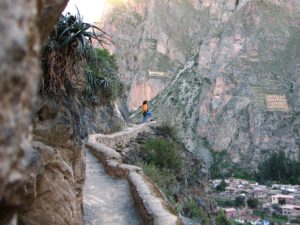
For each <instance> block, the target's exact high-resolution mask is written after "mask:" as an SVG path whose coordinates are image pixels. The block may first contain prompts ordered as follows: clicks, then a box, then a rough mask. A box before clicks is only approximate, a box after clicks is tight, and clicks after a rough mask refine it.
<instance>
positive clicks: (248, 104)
mask: <svg viewBox="0 0 300 225" xmlns="http://www.w3.org/2000/svg"><path fill="white" fill-rule="evenodd" d="M116 2H118V3H119V4H115V5H114V6H109V7H110V8H109V10H107V13H108V14H109V16H108V17H107V18H108V19H107V20H106V21H105V23H104V24H105V25H106V27H110V34H111V35H112V37H113V40H114V42H115V43H116V45H115V48H113V49H111V50H112V51H113V52H114V53H115V54H116V55H117V56H118V59H119V62H118V63H119V66H120V70H121V72H122V74H123V76H122V78H123V80H124V81H126V82H127V84H128V85H129V87H130V88H129V91H128V106H129V108H130V109H131V110H135V109H136V108H137V107H138V106H139V105H140V104H141V102H142V100H144V99H146V98H148V99H152V98H154V99H153V101H152V106H153V111H154V114H155V116H156V117H157V118H158V121H159V122H160V123H168V124H172V125H174V126H176V127H177V128H178V129H179V131H180V136H181V137H182V139H183V140H184V142H185V144H186V146H187V148H188V149H189V150H190V151H192V152H194V153H195V154H199V155H200V156H201V157H203V158H204V159H205V160H206V161H207V162H208V163H209V162H211V159H212V158H211V155H212V154H211V152H223V150H225V151H224V152H226V154H227V153H228V155H229V156H230V158H231V160H232V161H233V162H237V163H239V164H241V165H242V166H243V167H248V168H249V167H250V168H255V166H256V165H257V163H258V162H259V161H260V160H261V158H263V157H265V156H266V155H268V154H270V153H271V152H273V151H278V150H284V151H285V152H286V153H287V155H288V156H290V157H291V158H294V159H298V157H299V148H300V136H299V124H300V117H299V115H300V103H299V100H298V99H299V97H300V90H299V86H300V3H299V1H295V0H231V1H222V0H204V1H198V0H180V1H179V0H174V1H158V0H149V1H137V0H131V1H126V4H125V1H116ZM253 166H254V167H253Z"/></svg>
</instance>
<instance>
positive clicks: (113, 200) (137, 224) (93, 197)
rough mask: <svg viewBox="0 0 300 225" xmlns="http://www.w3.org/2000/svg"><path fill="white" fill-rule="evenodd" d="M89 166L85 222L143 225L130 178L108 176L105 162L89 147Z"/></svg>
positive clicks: (87, 153) (92, 223)
mask: <svg viewBox="0 0 300 225" xmlns="http://www.w3.org/2000/svg"><path fill="white" fill-rule="evenodd" d="M86 166H87V168H86V181H85V185H84V194H83V207H84V220H85V225H143V224H144V223H143V222H142V219H141V217H140V215H139V212H138V210H137V209H136V207H135V206H134V202H133V199H132V195H131V193H130V190H129V185H128V182H127V180H125V179H116V178H113V177H110V176H109V175H107V174H106V172H105V170H104V168H103V166H102V164H101V163H100V162H99V161H98V160H97V159H96V158H95V156H94V155H93V154H92V153H90V152H89V151H88V150H87V152H86Z"/></svg>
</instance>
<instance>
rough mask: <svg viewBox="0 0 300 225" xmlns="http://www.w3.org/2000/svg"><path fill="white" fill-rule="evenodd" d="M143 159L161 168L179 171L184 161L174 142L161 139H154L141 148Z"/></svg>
mask: <svg viewBox="0 0 300 225" xmlns="http://www.w3.org/2000/svg"><path fill="white" fill-rule="evenodd" d="M141 150H142V151H141V156H142V159H143V160H144V161H145V162H146V163H148V164H153V165H155V166H157V167H159V168H165V169H169V170H171V171H174V172H176V171H179V170H180V169H181V166H182V160H181V157H180V155H179V153H178V150H177V149H176V145H175V143H174V142H173V141H166V140H164V139H161V138H153V139H150V140H149V141H147V142H146V143H145V144H144V145H142V146H141Z"/></svg>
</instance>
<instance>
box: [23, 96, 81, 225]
mask: <svg viewBox="0 0 300 225" xmlns="http://www.w3.org/2000/svg"><path fill="white" fill-rule="evenodd" d="M61 100H62V99H61ZM82 112H83V107H82V106H81V104H80V102H78V101H76V99H74V98H70V97H69V98H68V100H66V99H65V100H64V101H56V100H54V99H51V98H43V99H42V100H41V104H40V106H39V107H38V111H37V113H36V116H35V117H34V120H33V140H34V142H33V149H34V150H33V154H32V157H31V163H30V167H29V170H30V171H29V172H30V180H29V182H28V183H27V184H26V186H25V190H26V192H25V202H24V205H23V208H22V211H21V212H20V218H19V223H21V224H26V225H30V224H32V225H34V224H49V225H50V224H69V225H71V224H72V225H73V224H75V225H80V224H83V217H82V214H83V213H82V188H83V182H84V178H85V156H84V154H85V153H84V150H83V148H82V141H81V138H80V136H81V133H80V131H81V130H80V127H79V124H80V119H81V115H82Z"/></svg>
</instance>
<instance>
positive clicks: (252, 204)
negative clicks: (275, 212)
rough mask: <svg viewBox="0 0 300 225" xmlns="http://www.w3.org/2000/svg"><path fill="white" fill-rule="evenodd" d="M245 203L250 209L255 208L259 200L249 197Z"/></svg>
mask: <svg viewBox="0 0 300 225" xmlns="http://www.w3.org/2000/svg"><path fill="white" fill-rule="evenodd" d="M247 205H248V206H249V207H250V208H251V209H256V208H257V206H258V205H259V201H258V199H256V198H249V199H248V200H247Z"/></svg>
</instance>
